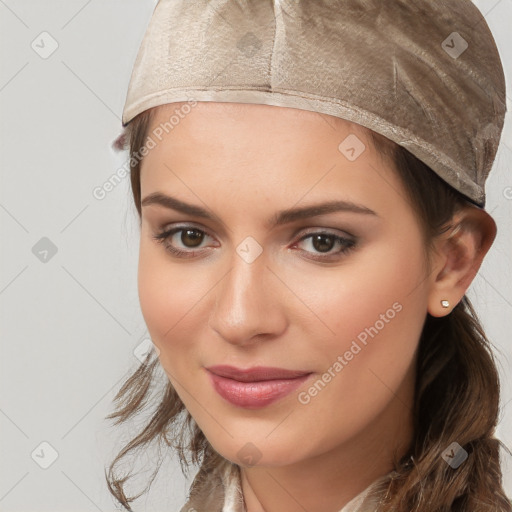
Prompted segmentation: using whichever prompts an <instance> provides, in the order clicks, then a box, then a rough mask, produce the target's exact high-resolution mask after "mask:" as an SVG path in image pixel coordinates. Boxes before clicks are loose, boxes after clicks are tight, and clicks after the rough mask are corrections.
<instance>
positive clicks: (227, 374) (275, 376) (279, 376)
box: [206, 365, 311, 409]
mask: <svg viewBox="0 0 512 512" xmlns="http://www.w3.org/2000/svg"><path fill="white" fill-rule="evenodd" d="M206 370H207V371H208V375H209V377H210V380H211V382H212V385H213V387H214V389H215V391H217V393H219V395H220V396H221V397H222V398H224V399H225V400H227V401H228V402H230V403H231V404H233V405H236V406H238V407H243V408H245V409H259V408H262V407H265V406H267V405H270V404H271V403H273V402H276V401H277V400H279V399H280V398H283V397H284V396H286V395H288V394H289V393H291V392H292V391H294V390H295V389H297V388H298V387H299V386H300V385H301V384H302V383H303V382H305V381H306V380H307V379H308V378H309V376H310V375H311V372H306V371H298V370H286V369H284V368H271V367H265V366H255V367H253V368H248V369H242V368H235V367H234V366H227V365H218V366H210V367H208V368H206Z"/></svg>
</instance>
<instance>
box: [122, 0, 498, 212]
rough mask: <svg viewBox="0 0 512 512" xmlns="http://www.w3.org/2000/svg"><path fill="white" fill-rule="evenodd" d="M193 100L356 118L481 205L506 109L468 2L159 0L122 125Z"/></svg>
mask: <svg viewBox="0 0 512 512" xmlns="http://www.w3.org/2000/svg"><path fill="white" fill-rule="evenodd" d="M191 98H193V99H194V100H196V101H217V102H236V103H261V104H267V105H277V106H281V107H293V108H299V109H304V110H310V111H315V112H321V113H325V114H330V115H333V116H337V117H341V118H343V119H346V120H348V121H352V122H355V123H358V124H360V125H363V126H366V127H367V128H370V129H372V130H374V131H376V132H378V133H380V134H382V135H384V136H385V137H387V138H389V139H391V140H393V141H395V142H396V143H398V144H400V145H401V146H403V147H405V148H406V149H408V150H409V151H410V152H411V153H412V154H414V155H415V156H416V157H417V158H419V159H420V160H422V161H423V162H424V163H426V164H427V165H429V166H430V167H431V168H432V169H433V170H434V172H436V174H438V175H439V176H440V177H441V178H442V179H443V180H444V181H446V182H447V183H448V184H450V185H451V186H452V187H454V188H455V189H457V190H458V191H460V192H461V193H462V194H464V195H465V196H466V197H467V198H468V199H469V200H470V201H471V202H473V203H475V204H477V205H478V206H481V207H483V206H484V205H485V189H484V183H485V180H486V179H487V176H488V174H489V172H490V170H491V167H492V164H493V161H494V158H495V155H496V151H497V148H498V143H499V140H500V136H501V131H502V128H503V122H504V117H505V112H506V104H505V98H506V96H505V78H504V74H503V69H502V65H501V61H500V57H499V54H498V50H497V48H496V44H495V41H494V39H493V36H492V34H491V32H490V30H489V27H488V25H487V23H486V21H485V19H484V17H483V16H482V14H481V13H480V11H479V10H478V9H477V8H476V7H475V6H474V5H473V4H472V3H471V1H470V0H449V1H447V0H414V1H413V0H385V1H384V0H193V1H191V0H160V1H159V2H158V4H157V6H156V8H155V11H154V13H153V16H152V19H151V21H150V24H149V27H148V29H147V32H146V34H145V36H144V39H143V41H142V44H141V47H140V50H139V53H138V56H137V59H136V61H135V65H134V68H133V72H132V77H131V81H130V84H129V88H128V94H127V98H126V104H125V107H124V111H123V126H126V125H127V124H128V123H129V122H130V121H131V120H132V119H133V118H134V117H135V116H136V115H137V114H139V113H140V112H142V111H144V110H146V109H149V108H151V107H155V106H157V105H162V104H165V103H173V102H178V101H180V102H181V101H187V100H189V99H191Z"/></svg>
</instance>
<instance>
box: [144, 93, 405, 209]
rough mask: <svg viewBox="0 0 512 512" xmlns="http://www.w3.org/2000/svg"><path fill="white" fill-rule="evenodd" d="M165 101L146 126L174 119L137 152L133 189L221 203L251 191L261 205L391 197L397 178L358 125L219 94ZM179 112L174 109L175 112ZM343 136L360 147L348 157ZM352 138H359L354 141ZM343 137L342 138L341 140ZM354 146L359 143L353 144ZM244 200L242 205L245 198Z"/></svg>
mask: <svg viewBox="0 0 512 512" xmlns="http://www.w3.org/2000/svg"><path fill="white" fill-rule="evenodd" d="M184 105H185V103H181V104H177V103H174V104H168V105H163V106H161V107H158V108H157V109H155V111H154V115H153V118H152V123H151V126H150V128H151V129H150V133H151V131H154V130H155V129H156V128H158V127H159V126H164V125H165V123H168V121H169V119H170V118H171V116H174V117H175V119H176V120H177V119H179V122H177V123H176V124H173V126H172V129H171V128H170V127H168V130H167V132H165V131H164V132H163V133H162V135H161V141H160V140H156V142H157V144H156V146H155V147H154V149H152V150H151V151H150V152H149V154H148V155H147V156H145V157H144V158H143V160H142V166H141V194H142V197H143V198H144V197H145V196H147V195H148V194H152V193H154V192H163V193H167V194H169V195H173V196H179V198H181V199H182V200H185V201H188V202H194V203H196V204H199V203H200V202H201V201H203V200H204V201H206V199H207V202H208V204H209V205H212V207H213V205H214V206H215V207H216V208H217V209H218V211H222V210H223V209H230V208H231V207H230V206H229V205H228V204H226V200H229V201H231V202H232V203H233V208H235V203H236V209H237V211H238V210H239V209H240V208H241V203H242V202H244V201H245V203H246V205H249V202H251V206H250V208H251V209H252V211H254V213H255V214H256V209H257V208H260V205H259V204H258V205H257V206H256V205H255V204H253V202H254V197H257V198H259V201H260V202H263V203H264V204H262V205H261V208H263V209H264V210H265V211H266V212H267V211H268V208H271V209H274V208H275V207H276V208H277V207H280V208H286V207H290V206H291V205H295V204H296V203H298V202H301V203H304V204H306V203H312V202H318V201H323V200H335V199H336V200H340V199H341V200H349V201H354V202H357V203H360V204H366V205H367V206H368V207H369V208H372V209H374V210H377V209H379V208H380V209H381V208H382V207H383V206H384V205H385V204H386V203H389V204H390V205H391V206H393V205H395V206H396V205H397V201H396V197H395V196H396V193H397V190H399V187H400V184H399V183H397V182H396V176H394V173H393V172H392V170H391V169H390V168H389V166H387V167H386V165H385V163H384V162H383V161H382V160H381V158H380V155H379V154H378V152H377V151H376V149H375V148H374V147H373V146H372V145H371V142H370V138H369V136H368V133H367V132H366V131H365V129H363V127H361V126H359V125H356V124H354V123H351V122H348V121H346V120H344V119H340V118H335V117H333V116H329V115H324V114H318V113H316V112H311V111H306V110H300V109H292V108H285V107H275V106H272V105H259V104H258V105H254V104H237V103H219V102H198V103H197V104H196V106H194V107H190V109H189V108H183V107H184ZM180 113H181V116H180V115H179V114H180ZM348 137H356V138H357V140H356V139H350V140H349V141H351V142H352V145H354V142H355V143H356V146H357V144H360V145H361V146H362V147H363V148H364V150H363V151H362V152H361V154H360V155H359V156H357V158H356V159H353V160H349V159H348V158H346V155H345V154H344V153H343V151H341V150H340V145H341V146H343V147H342V149H343V148H344V149H346V147H345V146H346V145H347V144H345V141H346V140H347V138H348ZM358 141H359V142H358ZM349 145H350V144H349ZM358 149H360V148H358ZM247 208H249V206H247Z"/></svg>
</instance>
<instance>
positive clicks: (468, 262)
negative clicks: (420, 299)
mask: <svg viewBox="0 0 512 512" xmlns="http://www.w3.org/2000/svg"><path fill="white" fill-rule="evenodd" d="M448 228H449V229H448V230H447V231H446V232H444V233H443V234H442V235H439V236H438V237H437V238H436V240H435V241H434V247H433V251H432V255H431V257H432V260H431V261H432V266H431V273H430V288H429V295H428V312H429V313H430V314H431V315H432V316H436V317H440V316H445V315H447V314H448V313H450V312H451V311H452V310H453V308H454V307H455V306H456V305H457V304H458V303H459V302H460V301H461V300H462V297H463V296H464V294H465V293H466V291H467V289H468V288H469V285H470V284H471V282H472V281H473V279H474V278H475V276H476V274H477V272H478V270H479V268H480V265H481V264H482V260H483V259H484V256H485V255H486V254H487V251H488V250H489V248H490V247H491V245H492V243H493V242H494V239H495V238H496V231H497V228H496V223H495V222H494V220H493V218H492V217H491V216H490V215H489V214H488V213H487V212H486V211H485V210H482V209H480V208H478V207H476V206H473V205H468V206H466V207H464V208H463V209H462V210H460V211H458V212H457V213H456V214H455V215H454V216H453V218H452V220H451V222H450V224H449V225H448ZM441 301H448V303H449V306H448V307H443V306H442V303H441Z"/></svg>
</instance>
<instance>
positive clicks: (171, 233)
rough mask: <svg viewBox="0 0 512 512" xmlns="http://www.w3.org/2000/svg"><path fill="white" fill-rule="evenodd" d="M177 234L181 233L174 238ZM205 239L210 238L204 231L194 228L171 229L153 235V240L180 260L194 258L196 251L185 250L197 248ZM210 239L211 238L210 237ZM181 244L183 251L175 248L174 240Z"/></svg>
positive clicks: (180, 227)
mask: <svg viewBox="0 0 512 512" xmlns="http://www.w3.org/2000/svg"><path fill="white" fill-rule="evenodd" d="M178 233H181V235H180V236H175V235H177V234H178ZM205 236H206V237H210V235H208V234H207V233H206V232H205V231H203V230H202V229H199V228H197V227H194V226H179V227H175V228H172V229H168V230H164V231H161V232H159V233H157V234H156V235H153V238H154V239H155V240H156V241H157V242H159V243H161V244H163V245H164V246H165V248H166V249H167V250H168V251H169V252H170V253H171V254H174V255H175V256H178V257H181V258H189V257H192V256H194V255H195V254H196V253H197V252H198V251H194V250H187V249H193V248H196V247H199V246H200V245H201V243H202V242H203V241H204V239H205ZM210 238H211V237H210ZM173 239H178V241H179V242H180V243H181V244H183V246H184V249H185V250H183V249H182V248H179V247H175V245H174V244H175V243H176V240H173Z"/></svg>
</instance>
